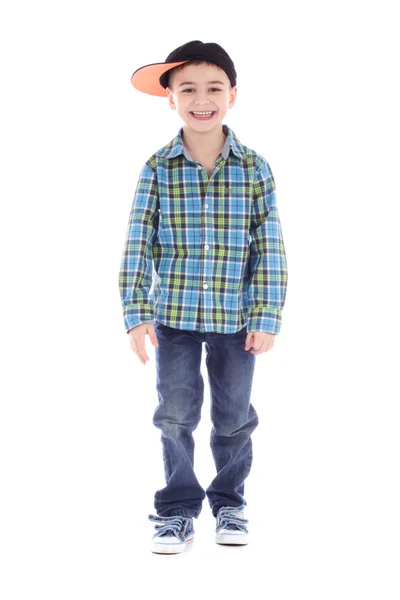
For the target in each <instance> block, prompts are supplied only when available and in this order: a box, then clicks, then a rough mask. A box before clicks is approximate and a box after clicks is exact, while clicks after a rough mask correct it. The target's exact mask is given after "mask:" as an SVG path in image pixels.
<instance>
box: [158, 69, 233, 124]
mask: <svg viewBox="0 0 400 600" xmlns="http://www.w3.org/2000/svg"><path fill="white" fill-rule="evenodd" d="M166 89H167V92H168V99H169V104H170V106H171V108H172V109H173V110H177V111H178V114H179V116H180V117H181V119H182V120H183V122H184V123H185V125H186V127H184V129H186V128H189V129H191V130H193V131H196V132H199V133H201V132H203V133H204V132H211V131H217V130H218V131H220V129H221V124H222V121H223V119H224V117H225V115H226V113H227V112H228V109H229V108H232V106H233V105H234V103H235V99H236V91H237V88H236V86H235V87H234V88H232V87H231V86H230V81H229V78H228V76H227V74H226V73H225V71H224V70H223V69H220V67H218V66H217V65H208V64H206V63H204V64H199V65H187V66H183V67H182V68H180V69H177V70H173V72H172V73H171V76H170V81H169V86H168V87H167V88H166Z"/></svg>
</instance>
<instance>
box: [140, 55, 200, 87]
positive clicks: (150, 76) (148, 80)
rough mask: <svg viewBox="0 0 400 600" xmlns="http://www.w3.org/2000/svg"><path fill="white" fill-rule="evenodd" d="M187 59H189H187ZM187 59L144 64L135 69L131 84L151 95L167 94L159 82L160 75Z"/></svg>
mask: <svg viewBox="0 0 400 600" xmlns="http://www.w3.org/2000/svg"><path fill="white" fill-rule="evenodd" d="M188 60H189V59H188ZM188 60H180V61H179V62H174V63H165V62H163V63H153V64H151V65H145V66H144V67H140V69H137V70H136V71H135V72H134V73H133V75H132V77H131V84H132V85H133V87H134V88H136V89H137V90H139V91H140V92H144V93H145V94H151V95H152V96H168V92H167V90H166V89H165V88H163V86H162V85H161V84H160V81H159V80H160V77H161V75H162V74H163V73H165V72H166V71H169V70H170V69H173V68H174V67H177V66H178V65H182V64H183V63H185V62H188Z"/></svg>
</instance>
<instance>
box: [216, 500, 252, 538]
mask: <svg viewBox="0 0 400 600" xmlns="http://www.w3.org/2000/svg"><path fill="white" fill-rule="evenodd" d="M243 509H244V504H242V506H223V507H222V508H220V509H219V511H218V513H217V533H218V532H219V531H221V529H236V530H239V531H243V532H244V533H248V530H247V527H246V523H248V522H249V521H248V519H242V518H241V517H239V516H238V515H237V514H236V513H238V512H241V511H242V510H243Z"/></svg>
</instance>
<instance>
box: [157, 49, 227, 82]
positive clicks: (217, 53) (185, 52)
mask: <svg viewBox="0 0 400 600" xmlns="http://www.w3.org/2000/svg"><path fill="white" fill-rule="evenodd" d="M193 59H199V60H205V61H207V62H210V63H213V64H215V65H217V66H218V67H220V68H221V69H222V70H223V71H225V73H226V74H227V76H228V78H229V81H230V82H231V85H232V86H235V85H236V77H237V75H236V71H235V65H234V64H233V61H232V59H231V57H230V56H229V54H228V53H227V52H226V51H225V50H224V49H223V48H222V47H221V46H220V45H219V44H215V43H213V42H206V43H204V42H201V41H200V40H194V41H192V42H187V44H183V46H179V48H176V49H175V50H173V51H172V52H171V53H170V54H168V56H167V58H166V59H165V62H166V63H174V62H178V61H180V60H193ZM170 70H171V69H169V70H168V71H166V72H165V73H163V74H162V75H161V77H160V80H159V81H160V84H161V85H162V87H163V88H166V87H167V86H168V80H169V74H170Z"/></svg>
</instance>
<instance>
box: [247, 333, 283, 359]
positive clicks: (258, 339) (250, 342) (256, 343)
mask: <svg viewBox="0 0 400 600" xmlns="http://www.w3.org/2000/svg"><path fill="white" fill-rule="evenodd" d="M275 335H276V334H275V333H268V332H267V331H249V332H248V333H247V337H246V345H245V347H244V349H245V350H249V349H250V348H251V347H253V350H250V352H251V353H252V354H256V355H257V354H263V352H268V350H271V348H272V346H273V345H274V341H275Z"/></svg>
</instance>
